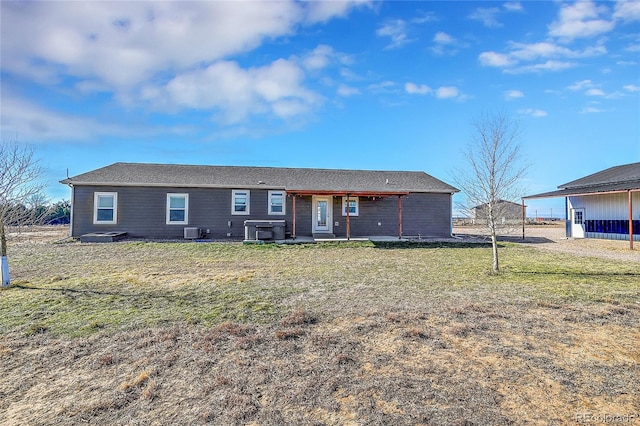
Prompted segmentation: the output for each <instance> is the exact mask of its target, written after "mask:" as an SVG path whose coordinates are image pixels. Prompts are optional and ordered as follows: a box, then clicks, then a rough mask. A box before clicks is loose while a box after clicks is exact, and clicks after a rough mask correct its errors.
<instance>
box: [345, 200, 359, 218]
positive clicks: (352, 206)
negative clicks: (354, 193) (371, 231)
mask: <svg viewBox="0 0 640 426" xmlns="http://www.w3.org/2000/svg"><path fill="white" fill-rule="evenodd" d="M358 200H359V199H358V197H349V199H348V200H347V197H342V216H346V215H347V208H348V209H349V216H358V212H359V210H360V209H359V208H358V204H359V203H358Z"/></svg>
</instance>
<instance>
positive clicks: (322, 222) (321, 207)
mask: <svg viewBox="0 0 640 426" xmlns="http://www.w3.org/2000/svg"><path fill="white" fill-rule="evenodd" d="M332 200H333V198H332V197H313V233H314V234H315V233H323V232H326V233H328V234H330V233H331V232H332V231H333V226H332V225H333V223H331V221H332V217H331V211H332V209H333V204H332Z"/></svg>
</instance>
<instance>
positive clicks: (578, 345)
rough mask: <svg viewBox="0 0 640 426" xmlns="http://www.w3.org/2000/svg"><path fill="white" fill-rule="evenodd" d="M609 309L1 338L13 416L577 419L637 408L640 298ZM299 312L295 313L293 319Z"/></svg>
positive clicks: (45, 420) (12, 419)
mask: <svg viewBox="0 0 640 426" xmlns="http://www.w3.org/2000/svg"><path fill="white" fill-rule="evenodd" d="M614 308H615V307H611V309H614ZM598 309H600V308H598ZM618 309H619V307H618ZM568 313H571V314H572V315H574V317H575V316H579V317H580V318H583V319H584V318H595V317H598V318H606V319H605V320H604V321H597V322H593V321H590V322H587V323H586V324H585V323H581V322H575V321H567V320H566V318H565V317H566V315H567V314H568ZM601 314H602V313H600V314H599V313H598V312H597V310H596V311H594V309H593V307H590V306H583V307H579V308H578V307H567V308H563V307H560V308H543V307H526V306H521V307H518V308H515V307H507V306H492V305H482V304H475V305H472V306H471V307H470V308H468V309H463V310H460V309H451V308H448V309H438V310H435V311H432V312H431V313H428V314H426V313H423V312H417V311H397V310H395V311H388V312H386V313H385V312H378V311H371V312H367V313H366V314H365V315H361V316H357V317H341V318H336V319H334V320H329V321H326V320H325V321H319V322H317V321H314V322H308V321H298V320H294V321H296V326H297V327H300V328H301V329H302V330H303V332H302V333H299V334H298V335H297V336H296V337H295V338H292V339H279V338H277V337H276V334H277V331H278V330H279V329H281V327H283V325H282V324H283V323H282V322H279V323H276V324H273V325H267V326H248V325H242V324H233V323H225V324H223V325H221V326H217V327H214V328H211V329H202V328H194V327H187V326H176V327H171V328H155V329H146V330H140V331H133V332H123V333H119V334H117V335H115V336H109V337H108V338H105V337H103V336H100V335H96V336H93V337H90V338H86V339H74V340H71V341H67V340H64V339H51V338H48V337H47V336H46V335H41V336H34V337H31V338H20V337H11V338H5V339H4V340H3V342H2V354H1V360H2V363H0V366H1V367H0V374H2V377H3V381H4V383H5V386H3V388H4V391H3V395H2V396H3V397H2V399H1V401H2V402H0V409H1V410H2V411H3V413H4V416H3V418H4V419H5V421H7V422H9V423H10V424H77V423H81V422H90V423H95V424H124V423H128V422H130V421H134V419H135V421H136V422H138V423H141V424H147V423H148V424H152V423H156V422H162V423H166V422H170V423H172V422H179V423H182V424H185V423H189V424H207V423H211V424H222V423H224V424H265V423H266V424H277V423H305V424H307V423H323V424H372V423H375V424H407V423H411V424H512V423H516V424H548V423H554V424H571V423H573V422H574V421H575V418H576V415H578V414H579V413H584V412H589V413H603V414H605V413H606V414H620V415H623V414H624V415H636V416H637V409H638V406H639V405H638V404H640V396H639V395H640V394H639V393H638V388H637V381H636V379H637V377H638V375H640V368H639V364H638V361H639V358H638V348H639V347H640V334H639V332H638V330H639V329H638V326H639V325H640V323H639V320H640V309H637V308H630V309H627V310H626V312H625V314H624V316H626V320H625V321H622V322H621V321H619V318H618V317H616V316H615V315H614V316H603V315H601ZM306 315H308V316H310V314H308V313H307V314H306ZM300 317H301V314H300V312H299V311H298V312H292V314H291V315H290V316H288V317H285V320H284V323H286V324H288V323H289V321H291V320H292V318H294V319H295V318H300ZM286 326H287V327H288V326H289V325H286ZM461 328H463V329H464V330H465V331H464V332H460V329H461ZM558 336H561V338H560V339H558ZM248 338H249V339H251V340H252V342H253V343H252V344H250V345H246V341H247V339H248ZM243 342H244V343H243Z"/></svg>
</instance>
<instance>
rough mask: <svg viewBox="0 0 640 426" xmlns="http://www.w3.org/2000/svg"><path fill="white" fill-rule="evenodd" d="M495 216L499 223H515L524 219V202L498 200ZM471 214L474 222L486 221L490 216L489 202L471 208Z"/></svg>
mask: <svg viewBox="0 0 640 426" xmlns="http://www.w3.org/2000/svg"><path fill="white" fill-rule="evenodd" d="M494 209H495V210H496V211H495V216H496V217H497V218H498V222H499V223H503V224H505V223H514V222H520V221H521V220H522V204H518V203H514V202H511V201H507V200H498V202H497V203H496V204H495V206H494ZM471 216H472V218H473V221H474V223H482V222H483V221H484V222H486V220H487V218H488V217H489V210H488V204H487V203H485V204H480V205H479V206H475V207H473V208H472V209H471Z"/></svg>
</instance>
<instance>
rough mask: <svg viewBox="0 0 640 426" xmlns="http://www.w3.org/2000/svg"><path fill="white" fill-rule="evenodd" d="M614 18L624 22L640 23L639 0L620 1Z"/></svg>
mask: <svg viewBox="0 0 640 426" xmlns="http://www.w3.org/2000/svg"><path fill="white" fill-rule="evenodd" d="M613 17H614V18H616V19H621V20H623V21H627V22H628V21H640V2H638V1H637V0H631V1H618V2H617V3H616V7H615V12H614V13H613Z"/></svg>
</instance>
